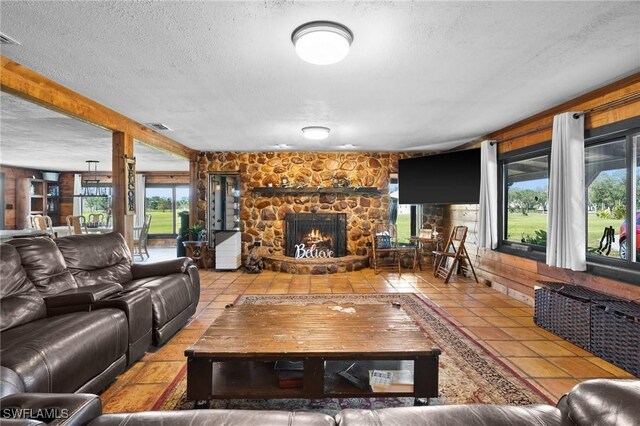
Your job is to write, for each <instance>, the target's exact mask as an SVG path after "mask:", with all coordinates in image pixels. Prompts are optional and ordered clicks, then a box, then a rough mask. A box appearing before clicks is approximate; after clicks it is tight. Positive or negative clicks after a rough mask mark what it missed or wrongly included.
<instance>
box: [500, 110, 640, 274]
mask: <svg viewBox="0 0 640 426" xmlns="http://www.w3.org/2000/svg"><path fill="white" fill-rule="evenodd" d="M629 123H631V124H629V125H628V127H627V128H626V129H625V128H624V127H625V125H622V124H616V125H611V126H604V127H603V128H599V129H594V130H592V131H587V132H586V135H585V188H584V189H585V194H586V205H585V206H584V214H585V216H586V229H585V233H586V238H587V261H588V262H589V263H590V264H592V265H596V266H597V265H608V266H614V270H618V271H620V270H623V271H624V270H630V271H637V270H640V129H639V128H638V125H639V124H640V119H639V118H635V119H631V120H629ZM621 128H622V129H623V130H620V129H621ZM549 147H550V143H545V144H540V145H538V146H535V147H530V148H524V149H522V150H517V151H513V152H510V153H505V154H502V155H501V156H500V158H499V163H500V171H501V182H502V192H501V200H502V201H501V203H502V207H501V209H500V220H501V222H502V227H501V230H500V232H501V236H500V240H501V246H502V247H505V246H509V245H511V244H512V243H517V244H520V245H522V244H524V245H526V246H529V247H531V249H532V250H533V251H543V250H542V249H543V248H544V246H545V244H546V231H547V215H546V210H547V195H548V170H549V167H548V165H549V153H550V148H549ZM628 224H631V225H630V226H629V225H628ZM520 253H524V252H520ZM514 254H518V252H516V253H514ZM538 259H539V258H538ZM603 270H604V269H603ZM603 274H607V272H603Z"/></svg>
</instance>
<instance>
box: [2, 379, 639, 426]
mask: <svg viewBox="0 0 640 426" xmlns="http://www.w3.org/2000/svg"><path fill="white" fill-rule="evenodd" d="M43 408H49V409H53V410H56V409H57V410H58V412H60V410H61V409H66V410H67V413H72V415H68V416H67V417H66V418H64V419H57V420H56V419H53V421H50V422H47V423H48V424H49V425H51V426H55V425H61V424H64V425H89V426H116V425H128V426H138V425H140V426H143V425H144V426H150V425H151V426H153V425H158V426H160V425H172V426H183V425H185V426H186V425H189V426H195V425H222V424H224V425H226V426H235V425H261V426H262V425H274V426H275V425H295V426H298V425H318V426H320V425H322V426H331V425H338V426H431V425H433V426H435V425H438V426H459V425H465V426H503V425H504V426H507V425H508V426H519V425H523V426H525V425H531V426H596V425H597V426H634V425H638V422H639V421H640V381H638V380H607V379H596V380H589V381H586V382H583V383H581V384H579V385H577V386H576V387H574V388H573V390H572V391H571V392H569V393H568V394H566V395H565V396H563V397H562V398H561V399H560V401H559V402H558V405H557V407H553V406H550V405H531V406H525V407H516V406H505V405H443V406H435V407H406V408H404V407H403V408H385V409H382V410H353V409H349V410H342V411H341V412H339V413H338V414H337V415H336V417H335V418H333V417H330V416H328V415H326V414H321V413H305V412H287V411H250V410H185V411H148V412H142V413H131V414H101V403H100V399H99V398H98V397H97V396H95V395H86V394H85V395H51V394H40V395H38V394H16V395H11V396H8V397H5V398H3V399H1V400H0V414H1V415H2V417H4V419H3V424H5V422H7V423H6V424H7V425H9V424H12V423H10V422H11V420H5V419H6V418H11V417H13V418H14V419H15V417H17V416H15V415H13V416H12V414H20V413H29V412H37V410H40V409H43ZM22 410H24V411H22ZM54 413H55V411H54ZM23 420H24V419H23ZM48 420H51V419H48ZM16 421H17V420H16ZM33 421H34V422H35V423H26V424H36V425H42V424H43V423H38V422H37V421H35V420H33Z"/></svg>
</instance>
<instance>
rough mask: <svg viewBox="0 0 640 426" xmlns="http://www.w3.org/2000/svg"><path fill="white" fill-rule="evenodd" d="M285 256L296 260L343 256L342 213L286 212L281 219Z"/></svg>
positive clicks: (344, 232)
mask: <svg viewBox="0 0 640 426" xmlns="http://www.w3.org/2000/svg"><path fill="white" fill-rule="evenodd" d="M285 242H286V243H285V252H284V254H285V255H286V256H290V257H295V258H297V259H304V258H328V257H343V256H346V255H347V214H346V213H288V214H287V215H286V216H285Z"/></svg>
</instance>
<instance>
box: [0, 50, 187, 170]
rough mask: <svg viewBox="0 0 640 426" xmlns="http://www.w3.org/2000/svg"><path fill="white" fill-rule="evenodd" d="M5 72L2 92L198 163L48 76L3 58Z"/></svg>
mask: <svg viewBox="0 0 640 426" xmlns="http://www.w3.org/2000/svg"><path fill="white" fill-rule="evenodd" d="M0 58H1V60H2V72H1V73H0V82H1V83H0V89H1V90H2V91H3V92H7V93H10V94H12V95H15V96H17V97H19V98H22V99H25V100H28V101H30V102H33V103H35V104H38V105H41V106H43V107H45V108H49V109H52V110H55V111H58V112H60V113H62V114H65V115H68V116H72V117H74V118H77V119H79V120H82V121H85V122H87V123H90V124H94V125H96V126H99V127H102V128H104V129H107V130H111V131H113V132H121V133H124V134H127V135H130V136H131V137H133V138H134V139H135V140H137V141H139V142H141V143H143V144H145V145H148V146H150V147H153V148H156V149H159V150H161V151H164V152H167V153H169V154H172V155H175V156H178V157H181V158H185V159H187V160H195V158H196V156H197V154H198V152H197V151H196V150H194V149H191V148H189V147H187V146H184V145H182V144H181V143H179V142H176V141H174V140H173V139H171V138H168V137H166V136H164V135H162V134H160V133H158V132H155V131H154V130H152V129H150V128H148V127H146V126H144V125H143V124H140V123H138V122H136V121H134V120H132V119H130V118H128V117H126V116H124V115H122V114H120V113H119V112H117V111H114V110H112V109H110V108H107V107H106V106H104V105H101V104H99V103H97V102H95V101H93V100H91V99H89V98H87V97H86V96H83V95H81V94H79V93H77V92H74V91H73V90H71V89H68V88H66V87H64V86H62V85H61V84H58V83H56V82H54V81H52V80H50V79H48V78H47V77H45V76H43V75H41V74H38V73H37V72H35V71H33V70H30V69H29V68H27V67H24V66H22V65H20V64H18V63H16V62H13V61H12V60H11V59H9V58H7V57H5V56H2V55H0Z"/></svg>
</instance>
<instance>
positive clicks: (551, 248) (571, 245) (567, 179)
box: [547, 112, 587, 271]
mask: <svg viewBox="0 0 640 426" xmlns="http://www.w3.org/2000/svg"><path fill="white" fill-rule="evenodd" d="M573 115H574V113H572V112H566V113H564V114H560V115H556V116H555V117H554V119H553V137H552V139H551V161H550V163H551V167H550V170H549V214H548V217H547V224H548V228H547V229H548V231H547V233H548V235H547V265H549V266H556V267H559V268H567V269H571V270H573V271H585V270H586V269H587V259H586V257H587V254H586V251H587V250H586V235H585V234H586V226H585V215H584V209H585V189H584V116H583V115H580V116H579V117H578V118H574V116H573Z"/></svg>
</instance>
